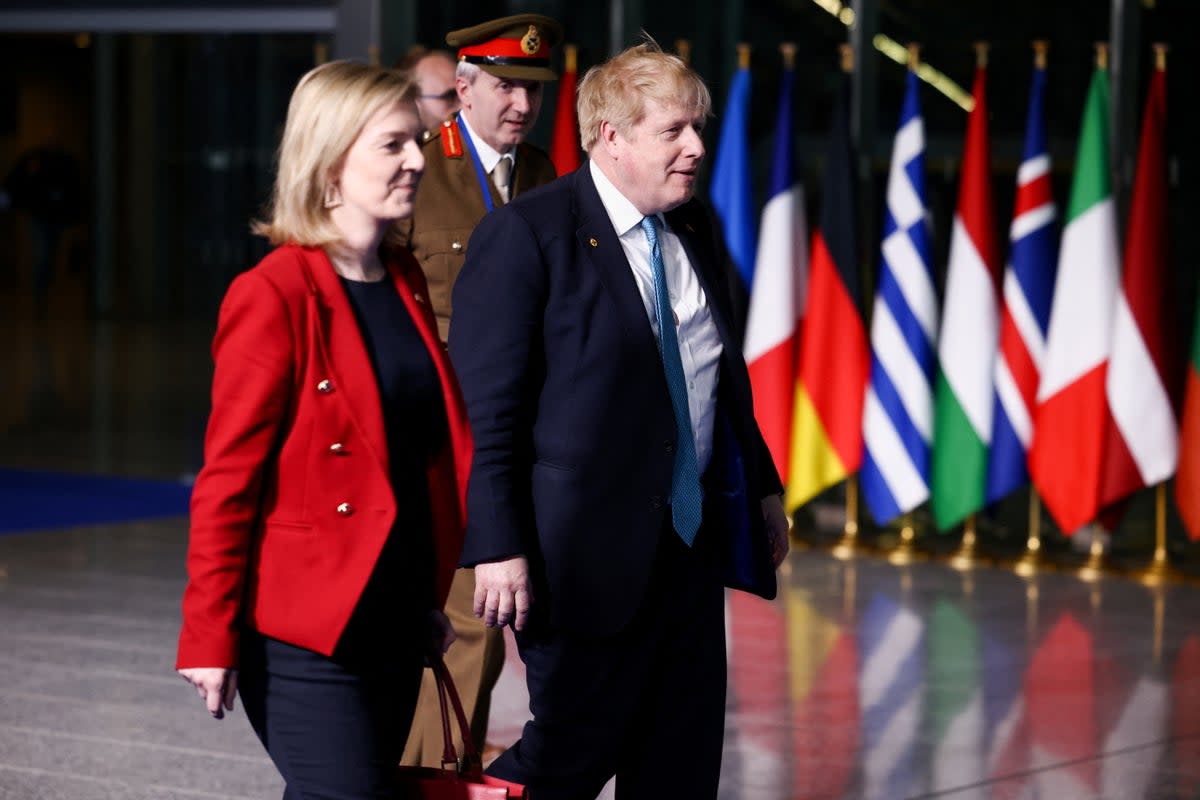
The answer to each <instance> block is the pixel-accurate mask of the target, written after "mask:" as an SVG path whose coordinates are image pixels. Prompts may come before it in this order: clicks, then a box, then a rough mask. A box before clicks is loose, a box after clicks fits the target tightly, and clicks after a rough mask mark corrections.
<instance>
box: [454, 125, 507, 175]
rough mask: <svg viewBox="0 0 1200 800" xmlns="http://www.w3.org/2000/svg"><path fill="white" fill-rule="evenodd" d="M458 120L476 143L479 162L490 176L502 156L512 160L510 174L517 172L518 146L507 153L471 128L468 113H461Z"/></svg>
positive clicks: (473, 142)
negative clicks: (497, 148) (477, 134)
mask: <svg viewBox="0 0 1200 800" xmlns="http://www.w3.org/2000/svg"><path fill="white" fill-rule="evenodd" d="M458 121H459V122H460V123H461V127H462V129H463V131H464V132H465V133H466V134H467V136H470V137H471V144H473V145H475V153H476V154H477V155H478V156H479V163H480V164H482V165H483V171H484V172H486V173H487V174H488V177H491V175H492V170H494V169H495V168H496V164H497V163H498V162H499V161H500V159H502V158H507V159H508V160H509V161H511V162H512V172H511V173H510V174H511V175H516V174H517V148H515V147H514V148H512V149H511V150H509V151H508V152H507V153H501V152H500V151H498V150H496V149H495V148H494V147H492V146H491V145H490V144H488V143H487V142H485V141H484V140H483V139H480V138H479V137H478V136H476V135H475V133H474V132H473V131H472V130H471V126H470V124H468V123H467V115H466V113H461V114H459V115H458ZM510 180H511V179H510Z"/></svg>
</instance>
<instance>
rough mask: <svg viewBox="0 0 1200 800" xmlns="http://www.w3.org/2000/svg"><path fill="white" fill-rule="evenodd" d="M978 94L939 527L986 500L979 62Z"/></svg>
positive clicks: (994, 276) (941, 434)
mask: <svg viewBox="0 0 1200 800" xmlns="http://www.w3.org/2000/svg"><path fill="white" fill-rule="evenodd" d="M973 94H974V97H975V108H974V110H973V111H972V112H971V115H970V117H968V119H967V142H966V147H965V149H964V152H963V162H962V182H961V183H960V184H959V189H958V209H957V211H955V214H954V228H953V231H952V233H951V239H950V266H949V267H948V269H947V270H946V297H945V300H944V302H943V306H942V315H943V316H942V330H941V335H940V336H939V337H938V378H937V385H936V387H935V394H934V398H935V400H934V412H933V419H934V426H933V462H932V465H931V476H932V480H931V484H932V489H933V492H932V503H931V505H932V506H933V516H934V520H935V521H936V522H937V526H938V528H940V529H942V530H945V529H946V528H949V527H950V526H951V525H955V524H957V523H958V522H961V521H962V520H963V519H964V518H965V517H966V516H967V515H969V514H973V513H975V512H976V511H978V510H979V509H980V508H982V507H983V506H984V505H985V504H986V502H987V501H986V497H985V491H984V490H985V487H986V485H987V466H988V448H989V445H990V444H991V440H992V370H993V367H994V364H995V361H996V339H997V336H998V330H999V313H998V308H997V307H998V305H999V304H998V302H997V298H996V295H997V292H996V285H997V283H998V280H999V275H1000V259H999V257H998V256H997V252H998V247H997V246H996V232H995V222H994V215H993V212H992V189H991V183H990V181H991V167H990V164H989V163H988V161H989V156H988V154H989V152H990V148H989V146H988V131H987V117H988V109H987V69H986V68H985V67H984V66H983V65H980V66H978V67H977V68H976V69H975V88H974V92H973Z"/></svg>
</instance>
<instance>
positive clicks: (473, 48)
mask: <svg viewBox="0 0 1200 800" xmlns="http://www.w3.org/2000/svg"><path fill="white" fill-rule="evenodd" d="M560 41H562V26H561V25H559V24H558V23H557V22H555V21H554V20H552V19H551V18H550V17H547V16H543V15H542V14H515V15H513V16H511V17H501V18H500V19H494V20H492V21H490V22H482V23H480V24H478V25H475V26H472V27H470V28H461V29H459V30H457V31H450V32H449V33H447V34H446V44H448V45H450V46H451V47H455V48H458V60H459V61H466V62H467V63H469V64H478V65H479V68H480V69H482V70H483V71H484V72H487V73H490V74H492V75H495V76H496V77H497V78H522V79H525V80H532V81H553V80H557V79H558V73H556V72H555V71H554V70H553V69H552V68H551V66H550V51H551V48H553V47H554V46H555V45H556V44H558V43H559V42H560Z"/></svg>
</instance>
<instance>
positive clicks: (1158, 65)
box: [1150, 42, 1170, 72]
mask: <svg viewBox="0 0 1200 800" xmlns="http://www.w3.org/2000/svg"><path fill="white" fill-rule="evenodd" d="M1150 46H1151V47H1152V48H1153V49H1154V68H1155V69H1156V70H1158V71H1159V72H1166V71H1167V50H1168V49H1170V48H1168V47H1167V45H1166V44H1164V43H1163V42H1155V43H1154V44H1152V45H1150Z"/></svg>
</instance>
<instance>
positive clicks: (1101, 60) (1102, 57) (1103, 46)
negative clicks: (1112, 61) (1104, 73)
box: [1096, 42, 1108, 70]
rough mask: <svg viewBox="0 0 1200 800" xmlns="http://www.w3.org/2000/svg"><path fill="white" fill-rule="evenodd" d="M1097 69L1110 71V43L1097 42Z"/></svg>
mask: <svg viewBox="0 0 1200 800" xmlns="http://www.w3.org/2000/svg"><path fill="white" fill-rule="evenodd" d="M1096 69H1104V70H1106V69H1108V42H1096Z"/></svg>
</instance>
